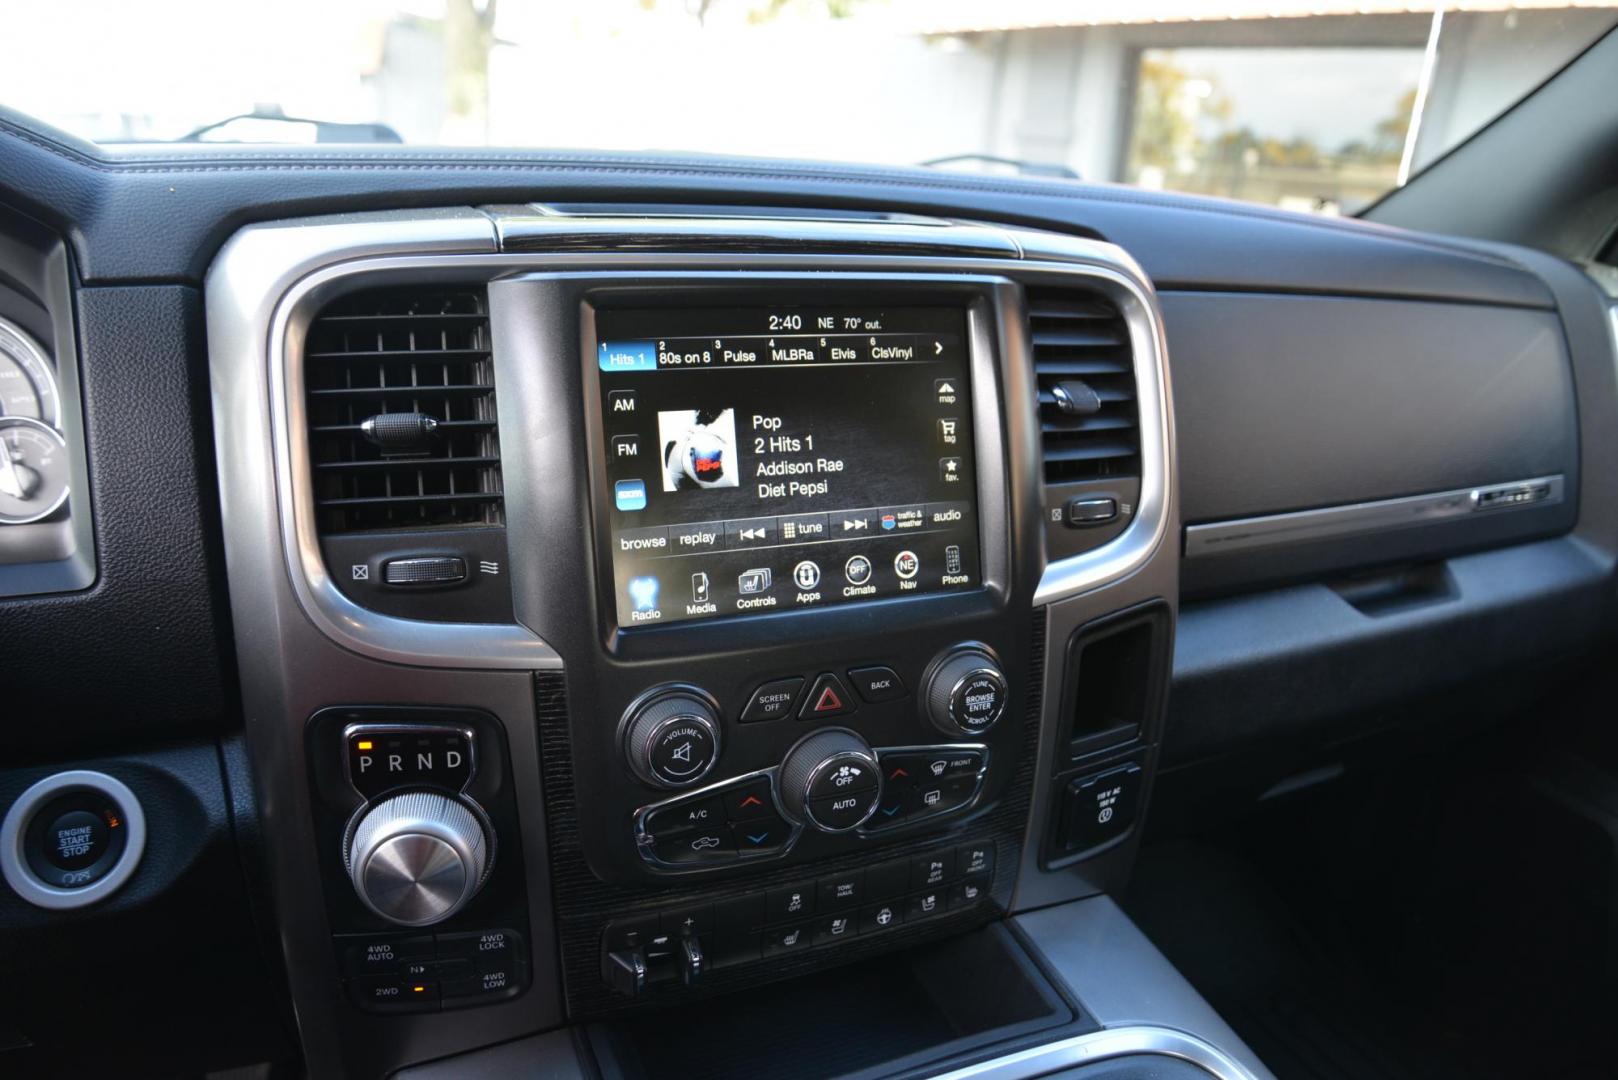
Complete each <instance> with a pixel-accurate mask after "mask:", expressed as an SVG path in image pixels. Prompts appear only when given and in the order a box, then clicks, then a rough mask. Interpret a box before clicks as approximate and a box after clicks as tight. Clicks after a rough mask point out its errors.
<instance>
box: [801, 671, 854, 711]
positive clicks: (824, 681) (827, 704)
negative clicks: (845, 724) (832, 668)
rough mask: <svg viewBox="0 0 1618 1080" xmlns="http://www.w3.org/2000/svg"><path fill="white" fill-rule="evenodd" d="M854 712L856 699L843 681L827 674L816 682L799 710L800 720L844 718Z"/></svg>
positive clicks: (805, 696)
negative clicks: (846, 714) (829, 717)
mask: <svg viewBox="0 0 1618 1080" xmlns="http://www.w3.org/2000/svg"><path fill="white" fill-rule="evenodd" d="M853 711H854V699H853V698H852V697H851V696H850V695H849V693H848V688H847V687H846V686H844V685H843V682H842V680H841V679H839V678H838V677H837V676H836V675H833V674H832V673H831V672H829V671H828V672H826V673H825V674H824V675H822V676H821V677H820V678H818V679H816V680H815V685H813V686H811V687H810V688H809V693H807V694H805V695H804V698H803V706H802V707H801V708H800V709H799V710H798V719H799V720H823V719H825V718H826V717H828V716H842V715H843V714H845V713H851V712H853Z"/></svg>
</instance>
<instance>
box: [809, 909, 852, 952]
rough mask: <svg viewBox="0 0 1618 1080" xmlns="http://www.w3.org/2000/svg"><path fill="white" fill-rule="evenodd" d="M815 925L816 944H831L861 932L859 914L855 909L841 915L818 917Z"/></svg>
mask: <svg viewBox="0 0 1618 1080" xmlns="http://www.w3.org/2000/svg"><path fill="white" fill-rule="evenodd" d="M814 926H815V944H816V945H831V944H834V943H836V942H839V941H843V940H845V939H847V938H851V937H853V936H854V935H856V934H858V933H859V932H860V920H859V915H858V913H857V912H853V911H849V912H845V913H843V914H841V915H826V916H824V917H822V918H820V919H817V920H816V921H815V924H814Z"/></svg>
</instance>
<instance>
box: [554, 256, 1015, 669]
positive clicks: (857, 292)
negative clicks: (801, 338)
mask: <svg viewBox="0 0 1618 1080" xmlns="http://www.w3.org/2000/svg"><path fill="white" fill-rule="evenodd" d="M658 279H661V280H658ZM654 282H655V283H654ZM1015 288H1016V286H1014V285H1012V284H1011V283H1010V282H1008V281H1006V280H1005V279H1003V278H996V277H979V276H976V275H942V274H939V275H931V274H915V275H852V274H851V275H838V276H837V277H836V278H835V279H834V280H828V275H826V274H823V273H820V274H768V275H765V274H760V275H738V274H736V273H727V274H701V273H695V274H693V273H681V274H669V275H666V276H665V275H660V274H641V275H636V276H635V278H634V279H632V280H631V281H621V282H611V281H604V280H597V281H592V282H591V283H590V284H589V285H588V286H587V287H586V288H584V289H583V290H581V294H580V295H579V297H578V314H579V344H580V346H581V348H580V357H579V364H580V368H581V371H582V375H583V389H584V395H583V396H584V399H585V400H584V403H583V404H584V411H585V416H584V419H585V431H586V436H587V439H588V448H587V449H588V454H589V469H590V477H589V498H590V502H591V520H592V522H593V523H594V533H595V535H594V544H593V550H594V552H595V575H596V583H595V584H596V590H595V591H596V597H597V611H598V614H599V619H600V622H601V625H602V628H603V631H604V634H605V639H606V641H605V644H606V646H607V648H608V650H609V651H610V652H616V653H621V654H626V653H632V652H635V651H638V650H639V649H641V648H645V649H648V650H651V651H652V652H654V653H658V652H662V651H663V650H664V648H671V649H678V648H680V647H689V643H690V642H691V641H692V635H693V634H699V633H700V634H704V635H707V639H708V640H717V638H723V637H728V636H731V634H732V633H735V634H736V636H737V638H738V640H742V638H741V635H743V634H746V633H770V634H772V636H773V635H776V634H780V635H783V636H784V637H797V636H799V635H800V634H801V635H803V636H806V637H812V636H815V635H818V634H836V633H838V632H841V630H840V628H841V629H846V630H851V629H853V628H855V627H865V628H869V627H870V626H871V625H872V623H873V621H877V622H880V621H884V620H886V619H889V618H895V617H896V616H898V617H902V618H903V619H914V618H917V617H938V618H949V617H951V616H973V615H979V614H982V613H984V612H987V611H999V610H1003V609H1004V607H1005V606H1006V603H1007V600H1008V595H1007V594H1008V591H1009V582H1010V581H1011V567H1010V558H1009V549H1010V542H1011V538H1010V535H1009V523H1010V514H1011V510H1010V501H1009V494H1008V486H1007V477H1006V461H1007V459H1008V455H1007V446H1006V434H1005V433H1006V427H1005V420H1004V417H1003V416H1002V411H1001V410H1002V405H1001V400H1002V387H1003V382H1004V379H1003V373H1002V372H1001V370H1000V360H999V353H1000V350H999V349H998V348H997V347H996V346H997V344H998V335H997V332H996V328H997V324H996V320H995V312H996V310H998V309H1000V308H1002V306H1003V305H1004V303H1005V301H1006V300H1007V297H1006V296H1005V295H999V296H997V295H996V291H997V290H1014V289H1015ZM997 301H998V302H997ZM827 306H846V307H849V308H859V309H865V310H868V309H872V308H949V309H953V310H957V311H960V312H961V313H962V315H963V319H964V323H965V330H966V340H965V346H966V353H967V366H968V371H969V381H970V387H969V392H970V396H971V423H972V435H973V449H974V456H975V458H976V476H975V481H974V483H975V486H974V488H973V491H974V493H975V502H976V519H977V525H978V529H977V540H978V559H979V582H978V584H976V585H973V586H965V587H961V588H958V589H948V590H944V591H933V592H922V593H917V594H913V595H904V596H882V597H874V598H871V599H864V600H859V601H851V602H844V603H839V604H832V605H825V606H814V607H795V608H790V609H777V610H773V611H767V612H746V613H729V614H719V615H714V616H710V617H706V618H699V619H689V620H680V621H671V622H661V623H648V624H640V625H632V626H631V625H620V623H619V621H618V606H617V592H616V577H615V564H614V558H613V532H612V518H613V515H612V492H611V484H610V481H609V472H610V470H609V467H608V453H609V451H608V446H607V439H606V436H605V425H604V415H605V414H604V412H603V398H604V396H605V392H604V388H603V384H602V378H601V376H602V373H601V371H600V368H599V363H598V359H597V357H598V347H599V343H600V340H601V339H600V336H599V334H598V332H597V325H596V313H597V312H598V311H603V310H610V309H616V310H631V311H650V310H654V309H658V308H668V309H671V310H677V309H692V308H703V309H722V308H732V309H748V310H766V309H777V308H781V309H785V308H794V307H827ZM901 613H902V614H901ZM895 625H898V621H897V619H896V621H895ZM765 627H769V629H768V630H766V629H765ZM750 628H757V629H750Z"/></svg>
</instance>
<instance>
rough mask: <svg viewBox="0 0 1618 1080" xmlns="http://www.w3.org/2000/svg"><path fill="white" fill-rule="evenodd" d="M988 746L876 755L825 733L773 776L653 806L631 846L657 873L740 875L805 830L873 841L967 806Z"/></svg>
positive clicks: (853, 739)
mask: <svg viewBox="0 0 1618 1080" xmlns="http://www.w3.org/2000/svg"><path fill="white" fill-rule="evenodd" d="M989 760H990V751H989V747H988V746H986V745H984V744H981V743H943V744H935V745H923V746H889V747H878V748H875V749H872V748H870V747H868V746H866V745H865V743H864V741H863V740H862V739H860V737H859V736H858V735H857V734H855V733H854V732H852V731H849V730H847V729H843V728H826V729H822V730H821V731H818V732H816V733H815V734H813V735H810V736H808V737H806V738H804V739H803V740H802V741H800V742H799V743H798V744H797V746H795V747H794V748H793V749H792V750H791V751H789V752H788V754H787V757H786V759H785V760H784V762H783V763H782V764H781V765H780V766H777V767H774V768H770V769H764V770H761V771H759V772H755V773H749V774H747V775H745V776H738V777H735V778H734V779H731V780H722V781H720V782H718V783H716V784H710V785H708V786H707V787H704V788H702V789H700V790H698V791H693V792H689V793H687V794H685V795H680V796H677V797H675V798H672V799H665V800H663V801H662V802H658V803H653V804H651V805H650V806H647V807H644V808H642V809H641V810H640V811H639V812H637V813H636V815H635V823H634V829H635V847H636V850H637V851H639V852H640V855H641V858H643V859H644V860H646V862H647V863H648V864H649V865H651V866H653V867H655V868H657V869H659V870H663V871H667V872H677V871H681V870H690V869H697V868H712V867H719V866H737V865H743V864H747V863H750V862H755V861H764V860H769V859H773V858H777V857H779V856H782V855H785V854H786V853H788V852H789V851H791V850H792V849H793V846H794V845H795V844H796V843H797V841H798V839H799V838H800V836H802V835H803V834H804V833H805V831H806V830H808V829H813V830H815V831H817V832H821V833H830V834H839V833H850V832H852V833H854V834H856V836H870V835H873V834H878V833H882V832H884V831H886V830H889V829H894V828H897V827H899V826H900V825H910V824H916V823H919V822H923V821H929V820H942V819H946V818H947V817H949V816H950V815H954V814H959V813H961V812H962V811H964V810H967V809H968V808H970V807H972V806H973V805H974V804H975V803H976V801H977V799H978V796H979V793H980V792H981V791H982V788H983V781H984V777H985V776H986V775H987V773H988V768H989Z"/></svg>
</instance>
